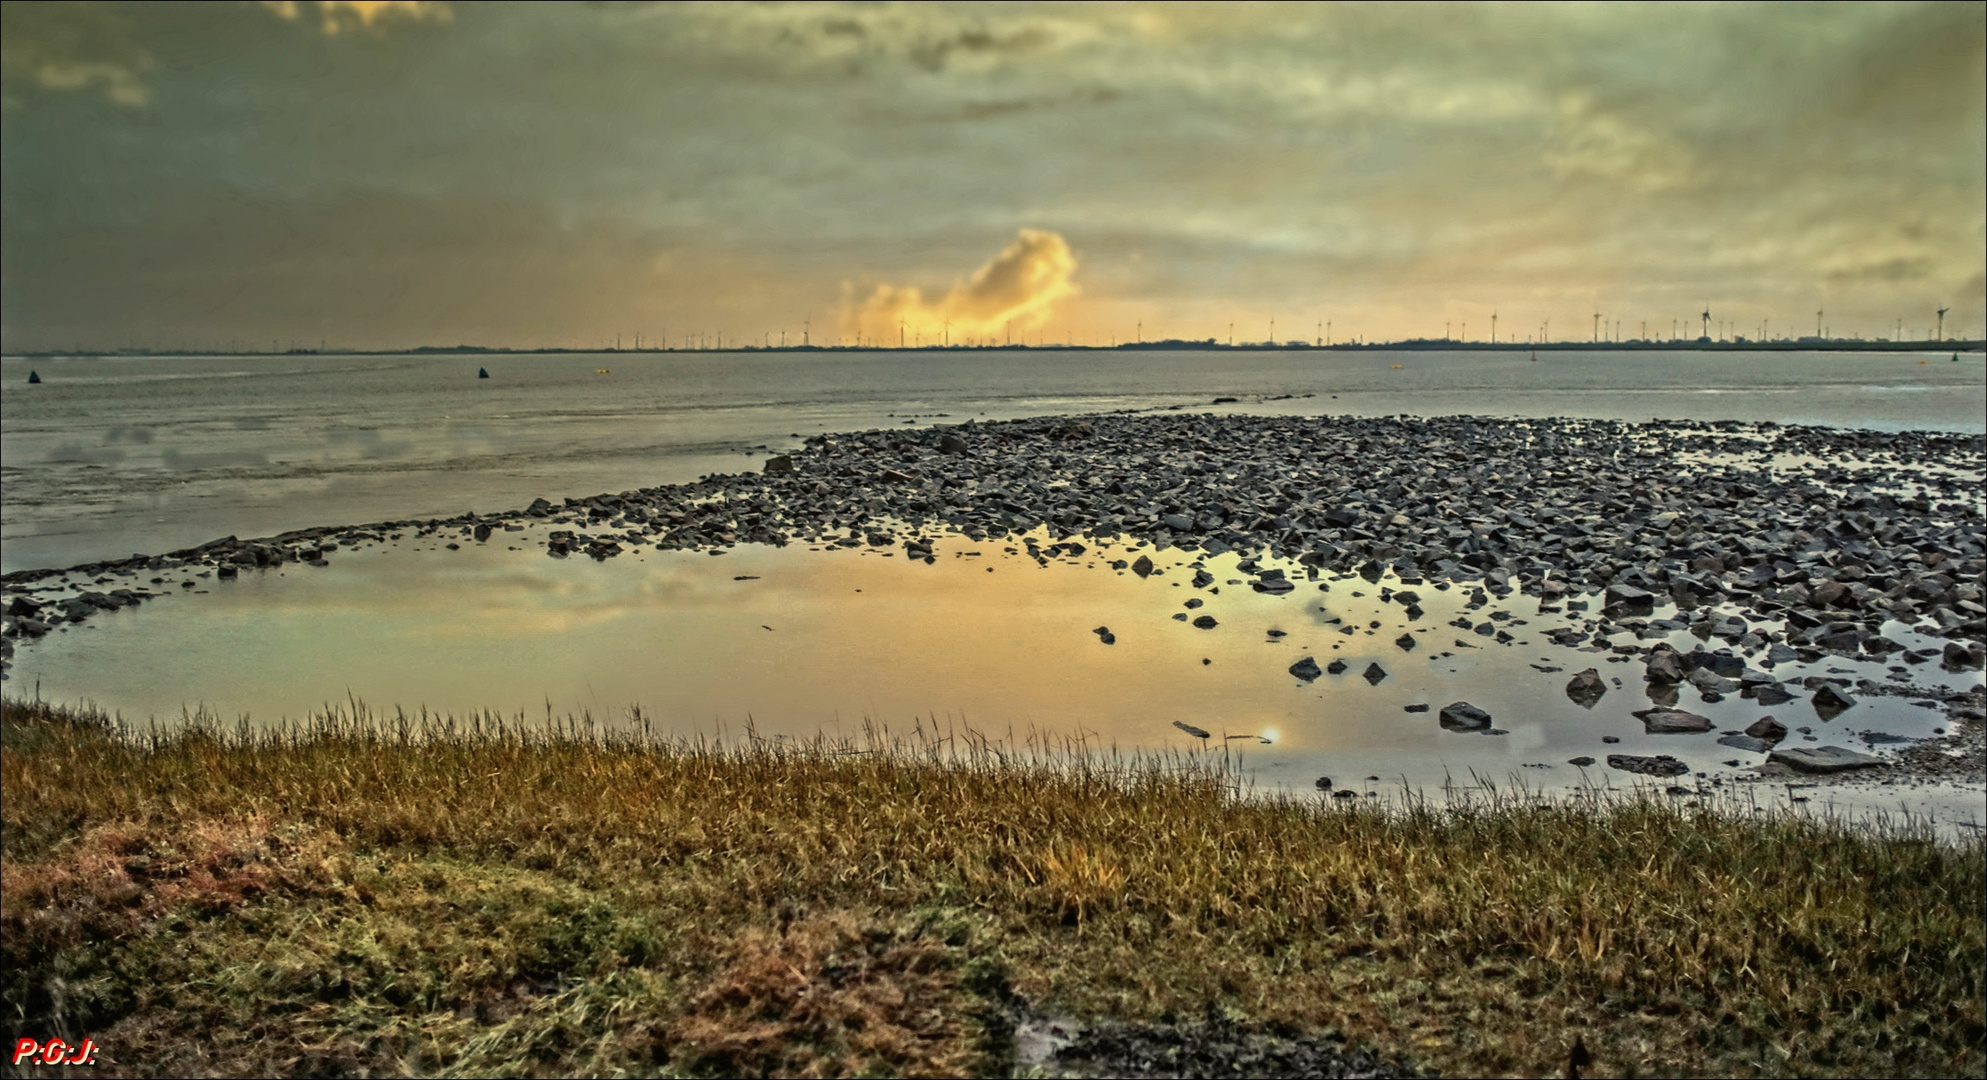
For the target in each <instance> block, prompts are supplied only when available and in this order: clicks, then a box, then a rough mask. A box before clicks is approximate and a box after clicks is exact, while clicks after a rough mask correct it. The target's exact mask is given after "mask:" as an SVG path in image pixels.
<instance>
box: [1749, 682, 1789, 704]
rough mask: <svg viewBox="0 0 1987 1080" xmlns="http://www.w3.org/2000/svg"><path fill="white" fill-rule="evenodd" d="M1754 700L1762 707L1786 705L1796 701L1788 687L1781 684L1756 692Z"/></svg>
mask: <svg viewBox="0 0 1987 1080" xmlns="http://www.w3.org/2000/svg"><path fill="white" fill-rule="evenodd" d="M1752 698H1753V700H1754V701H1757V702H1759V703H1760V704H1761V705H1784V704H1786V703H1787V702H1789V701H1792V700H1794V695H1792V694H1790V693H1788V692H1787V688H1786V687H1784V686H1781V685H1780V684H1779V683H1773V684H1771V685H1768V686H1762V687H1760V688H1759V689H1757V690H1754V691H1753V693H1752Z"/></svg>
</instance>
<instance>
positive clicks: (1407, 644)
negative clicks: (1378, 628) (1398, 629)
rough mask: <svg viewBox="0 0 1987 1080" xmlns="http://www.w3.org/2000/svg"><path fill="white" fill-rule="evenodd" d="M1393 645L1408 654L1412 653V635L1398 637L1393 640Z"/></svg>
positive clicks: (1413, 642) (1413, 644) (1413, 641)
mask: <svg viewBox="0 0 1987 1080" xmlns="http://www.w3.org/2000/svg"><path fill="white" fill-rule="evenodd" d="M1394 644H1395V645H1398V646H1400V647H1401V648H1402V649H1405V650H1407V651H1408V652H1413V651H1414V646H1415V640H1414V635H1413V634H1402V635H1401V636H1400V637H1397V638H1395V639H1394Z"/></svg>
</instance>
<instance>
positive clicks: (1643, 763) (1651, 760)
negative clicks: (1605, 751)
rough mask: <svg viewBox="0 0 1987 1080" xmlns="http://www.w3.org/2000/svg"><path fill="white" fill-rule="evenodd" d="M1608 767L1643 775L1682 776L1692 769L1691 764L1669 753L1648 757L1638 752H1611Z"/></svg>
mask: <svg viewBox="0 0 1987 1080" xmlns="http://www.w3.org/2000/svg"><path fill="white" fill-rule="evenodd" d="M1608 768H1610V769H1620V770H1621V771H1622V772H1630V773H1636V774H1638V775H1641V776H1682V775H1683V774H1685V773H1687V772H1689V771H1690V766H1688V765H1685V764H1684V763H1683V762H1681V761H1678V760H1677V759H1676V758H1673V757H1671V756H1670V755H1668V754H1655V755H1651V756H1647V757H1644V756H1641V755H1638V754H1609V755H1608Z"/></svg>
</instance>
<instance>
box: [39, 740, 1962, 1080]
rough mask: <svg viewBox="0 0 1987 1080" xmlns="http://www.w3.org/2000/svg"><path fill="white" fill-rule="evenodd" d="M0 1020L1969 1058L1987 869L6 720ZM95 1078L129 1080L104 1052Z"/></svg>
mask: <svg viewBox="0 0 1987 1080" xmlns="http://www.w3.org/2000/svg"><path fill="white" fill-rule="evenodd" d="M4 720H5V742H4V752H0V759H4V760H3V762H0V802H3V804H4V833H0V842H4V848H0V854H4V859H0V870H3V871H4V883H0V945H4V956H5V968H6V973H5V984H4V994H5V1000H6V1013H7V1015H8V1035H9V1036H10V1037H11V1036H14V1035H18V1034H29V1035H46V1034H52V1033H65V1034H71V1035H74V1036H76V1037H80V1036H82V1035H85V1034H87V1035H93V1036H94V1037H95V1038H96V1039H97V1040H98V1042H99V1043H101V1044H103V1045H104V1046H105V1047H106V1055H105V1056H106V1059H107V1060H109V1061H111V1062H114V1063H115V1064H114V1065H112V1066H108V1067H107V1068H108V1069H109V1071H122V1072H132V1073H148V1074H176V1073H187V1072H198V1073H208V1074H221V1075H227V1074H239V1075H251V1074H261V1073H264V1072H271V1073H278V1074H291V1073H422V1074H458V1073H459V1074H503V1075H527V1074H534V1075H535V1074H567V1073H581V1072H584V1073H656V1072H662V1073H676V1074H705V1073H717V1074H733V1075H845V1074H879V1073H898V1074H917V1075H964V1074H972V1073H976V1072H979V1073H984V1072H988V1071H994V1070H999V1069H1001V1068H1004V1067H1005V1066H1004V1064H1003V1062H1004V1061H1005V1057H1004V1055H1005V1054H1006V1052H1007V1050H1006V1045H1005V1043H1006V1040H1005V1030H1006V1028H1005V1024H1006V1019H1007V1018H1008V1017H1010V1016H1011V1014H1012V1011H1013V1009H1014V1008H1016V1007H1017V1004H1018V1003H1027V1005H1029V1006H1030V1007H1034V1008H1041V1009H1045V1010H1057V1011H1067V1012H1071V1013H1074V1014H1076V1015H1079V1016H1101V1015H1111V1016H1117V1017H1122V1018H1127V1019H1145V1018H1158V1017H1163V1016H1167V1015H1194V1014H1199V1013H1201V1012H1202V1011H1203V1010H1204V1009H1205V1008H1206V1007H1207V1006H1208V1005H1210V1004H1217V1005H1220V1006H1223V1007H1226V1008H1230V1009H1234V1010H1239V1011H1240V1012H1241V1013H1243V1014H1245V1015H1247V1016H1248V1017H1250V1018H1252V1019H1253V1020H1257V1021H1261V1022H1263V1023H1265V1024H1279V1025H1292V1026H1295V1027H1298V1028H1302V1029H1307V1030H1313V1031H1316V1030H1321V1029H1331V1030H1336V1031H1338V1032H1342V1033H1343V1034H1344V1035H1346V1036H1347V1037H1348V1038H1350V1039H1351V1040H1352V1041H1354V1042H1356V1043H1362V1044H1367V1045H1371V1046H1374V1047H1376V1048H1378V1049H1379V1050H1380V1051H1381V1052H1382V1053H1383V1054H1384V1055H1385V1056H1389V1057H1395V1058H1400V1059H1405V1060H1407V1061H1409V1062H1411V1063H1414V1064H1416V1065H1418V1066H1421V1067H1424V1068H1433V1069H1439V1070H1441V1071H1443V1072H1445V1073H1451V1074H1455V1073H1464V1074H1478V1075H1482V1074H1530V1075H1537V1074H1545V1073H1558V1072H1559V1071H1561V1070H1562V1069H1563V1068H1564V1063H1565V1059H1566V1058H1565V1055H1566V1053H1567V1048H1568V1047H1569V1046H1570V1045H1571V1044H1572V1043H1573V1040H1574V1039H1575V1037H1580V1038H1582V1039H1584V1041H1585V1044H1586V1045H1587V1046H1588V1047H1589V1048H1590V1049H1591V1050H1592V1051H1593V1053H1594V1056H1595V1058H1596V1064H1595V1067H1594V1073H1595V1074H1597V1075H1610V1074H1615V1075H1625V1074H1634V1073H1648V1072H1656V1073H1666V1074H1669V1073H1690V1074H1791V1073H1800V1074H1814V1075H1845V1076H1846V1075H1858V1076H1860V1075H1897V1074H1973V1075H1978V1074H1980V1073H1981V1072H1982V1071H1983V1068H1987V1021H1983V1010H1987V986H1983V980H1987V975H1984V974H1983V973H1984V972H1987V917H1984V913H1983V899H1982V898H1983V896H1987V868H1984V864H1987V860H1983V851H1982V846H1981V845H1980V843H1978V842H1977V841H1976V842H1969V843H1965V844H1960V845H1954V844H1951V843H1940V842H1937V841H1935V840H1933V839H1932V838H1930V837H1928V836H1925V835H1914V834H1911V833H1908V832H1903V831H1896V830H1893V831H1891V832H1888V833H1881V834H1879V833H1874V832H1871V831H1869V830H1855V829H1850V828H1846V827H1843V826H1840V825H1835V824H1829V823H1826V822H1815V821H1810V820H1802V819H1795V818H1787V817H1776V818H1771V819H1768V820H1737V819H1735V818H1733V817H1730V816H1721V815H1718V814H1715V813H1711V812H1708V811H1701V810H1694V809H1686V808H1677V807H1673V806H1670V805H1665V804H1662V803H1659V802H1653V801H1640V802H1627V803H1620V804H1611V805H1594V806H1587V807H1570V806H1539V805H1525V804H1520V803H1515V802H1506V803H1502V804H1480V805H1476V806H1461V807H1442V808H1435V807H1430V806H1419V807H1408V808H1406V809H1395V810H1391V811H1387V810H1378V809H1373V808H1354V809H1345V808H1340V807H1335V806H1326V805H1322V804H1312V803H1305V804H1301V805H1300V804H1294V803H1270V802H1261V801H1241V800H1237V799H1236V798H1235V797H1234V794H1235V793H1234V791H1233V788H1232V785H1231V783H1230V778H1229V777H1228V776H1226V775H1225V774H1223V773H1222V772H1221V771H1220V770H1219V769H1217V768H1206V767H1199V766H1196V765H1194V764H1193V763H1191V762H1188V761H1183V760H1173V761H1121V760H1115V759H1109V758H1102V757H1098V756H1095V755H1086V754H1084V753H1082V752H1081V751H1080V750H1072V751H1069V752H1066V753H1063V754H1061V755H1055V756H1052V757H1051V758H1050V759H1047V760H1043V759H1039V758H1038V759H1034V760H1026V759H1023V758H1019V757H1017V756H1016V755H1013V754H1010V753H1005V752H1003V751H1001V750H1000V749H999V748H997V747H993V746H989V745H986V744H984V743H975V742H964V743H962V742H959V741H952V740H945V741H938V740H930V739H927V740H924V741H922V742H920V743H919V744H918V745H916V746H912V747H905V746H898V747H895V748H894V752H891V753H852V752H848V751H849V748H846V747H840V748H838V747H829V746H814V747H804V748H779V747H771V746H766V745H763V744H762V745H757V746H750V747H746V748H743V749H734V750H724V749H720V748H715V747H708V746H705V747H694V746H691V747H686V746H658V745H655V744H653V743H652V742H649V741H646V740H643V739H640V738H633V737H630V738H612V737H608V736H606V735H602V734H600V733H598V732H594V731H591V730H589V729H588V728H586V727H585V726H584V725H574V724H566V725H559V726H555V727H552V728H549V729H545V728H531V727H527V726H526V725H524V724H522V723H520V722H517V721H512V722H510V723H502V722H498V721H495V720H493V719H492V718H488V717H484V718H480V719H479V720H476V721H473V722H470V723H466V724H452V723H448V722H438V721H433V720H423V719H416V720H413V721H409V720H408V719H407V718H404V717H397V718H394V719H392V720H373V719H356V720H355V719H354V718H353V717H351V716H349V715H348V716H343V717H324V718H319V719H318V720H317V721H315V722H313V723H312V724H309V725H303V726H297V727H292V728H289V729H286V730H283V731H280V732H276V733H267V734H261V735H257V734H253V733H251V732H249V731H246V730H241V729H236V730H229V731H226V732H223V731H219V730H217V729H215V728H214V727H213V726H212V725H196V726H194V727H193V728H191V729H188V730H183V731H176V732H175V733H164V732H153V733H149V734H141V735H134V734H132V733H129V732H124V731H121V730H119V729H117V728H116V727H115V726H114V725H111V724H108V723H107V722H105V721H103V719H102V718H101V717H95V716H92V715H90V714H87V713H83V712H76V711H68V710H61V709H54V708H50V707H48V706H45V705H28V704H21V703H13V702H10V703H7V704H6V706H5V716H4ZM99 1071H105V1070H103V1069H100V1070H99Z"/></svg>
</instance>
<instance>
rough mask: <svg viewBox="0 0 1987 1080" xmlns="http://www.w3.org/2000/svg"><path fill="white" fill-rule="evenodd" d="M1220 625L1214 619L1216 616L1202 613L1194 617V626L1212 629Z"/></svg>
mask: <svg viewBox="0 0 1987 1080" xmlns="http://www.w3.org/2000/svg"><path fill="white" fill-rule="evenodd" d="M1220 625H1221V624H1220V623H1218V622H1216V621H1214V616H1212V615H1202V616H1199V617H1197V618H1195V619H1194V626H1195V627H1196V628H1198V629H1201V630H1212V629H1214V628H1215V627H1217V626H1220Z"/></svg>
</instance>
